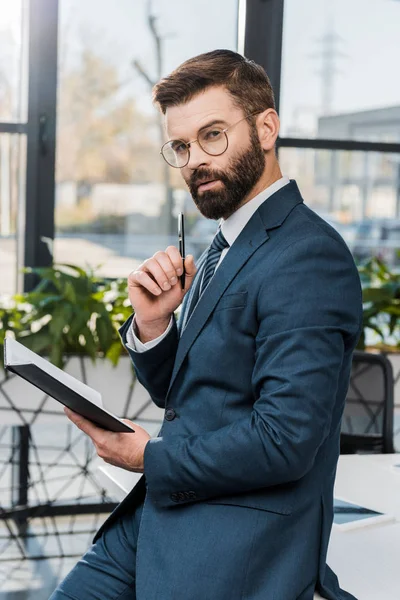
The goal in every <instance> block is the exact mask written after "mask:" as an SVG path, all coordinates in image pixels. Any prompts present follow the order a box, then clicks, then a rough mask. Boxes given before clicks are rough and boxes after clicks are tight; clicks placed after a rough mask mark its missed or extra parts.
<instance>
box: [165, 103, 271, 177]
mask: <svg viewBox="0 0 400 600" xmlns="http://www.w3.org/2000/svg"><path fill="white" fill-rule="evenodd" d="M260 112H261V111H258V112H255V113H251V114H249V115H246V116H245V117H243V118H242V119H240V120H239V121H236V123H233V124H232V125H229V127H225V129H220V128H219V127H215V125H210V127H206V128H205V129H202V130H201V131H200V132H199V134H198V136H197V138H196V139H195V140H192V141H191V142H183V141H182V140H169V141H168V142H165V144H164V145H163V146H162V148H161V150H160V154H162V157H163V159H164V160H165V161H166V162H167V163H168V164H169V165H170V166H171V167H174V168H175V169H182V167H186V165H187V164H188V162H189V160H190V146H191V145H192V144H194V143H195V142H197V143H198V144H199V146H200V148H201V149H202V150H204V152H205V153H206V154H209V155H210V156H220V155H221V154H223V153H224V152H226V150H227V148H228V144H229V141H228V136H227V134H226V132H227V131H228V130H229V129H231V128H232V127H235V125H238V124H239V123H241V122H242V121H244V120H245V119H248V118H249V117H254V115H257V114H259V113H260Z"/></svg>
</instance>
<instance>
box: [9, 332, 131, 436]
mask: <svg viewBox="0 0 400 600" xmlns="http://www.w3.org/2000/svg"><path fill="white" fill-rule="evenodd" d="M4 367H5V368H6V369H7V370H8V371H11V372H13V373H16V374H17V375H19V376H20V377H22V378H23V379H25V380H26V381H29V383H31V384H32V385H34V386H36V387H37V388H39V389H40V390H42V391H43V392H45V393H46V394H48V395H49V396H51V397H52V398H54V399H55V400H58V402H61V404H64V406H68V407H69V408H71V409H72V410H73V411H75V412H77V413H79V414H80V415H82V416H83V417H86V418H87V419H90V420H91V421H92V422H93V423H95V424H96V425H98V426H99V427H102V428H103V429H108V430H109V431H117V432H131V433H132V432H133V431H134V429H133V428H132V427H130V426H129V425H127V424H126V423H124V422H123V421H122V420H121V419H119V418H118V417H116V416H115V415H113V414H112V413H110V412H109V411H108V410H106V409H105V408H103V407H102V400H101V394H100V393H99V392H97V391H96V390H94V389H93V388H91V387H89V386H88V385H86V384H85V383H82V382H81V381H79V380H78V379H76V378H75V377H73V376H72V375H69V374H68V373H65V372H64V371H63V370H62V369H59V368H58V367H55V366H54V365H52V364H51V363H50V362H49V361H48V360H46V359H44V358H42V357H41V356H39V355H38V354H36V353H35V352H32V350H29V349H28V348H26V347H25V346H23V344H20V343H19V342H17V341H16V340H14V339H13V338H6V339H5V341H4Z"/></svg>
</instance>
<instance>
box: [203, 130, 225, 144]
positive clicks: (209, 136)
mask: <svg viewBox="0 0 400 600" xmlns="http://www.w3.org/2000/svg"><path fill="white" fill-rule="evenodd" d="M221 135H222V131H221V130H220V129H209V130H208V131H205V132H204V136H203V139H204V140H205V141H206V142H214V141H215V140H218V139H219V138H220V137H221Z"/></svg>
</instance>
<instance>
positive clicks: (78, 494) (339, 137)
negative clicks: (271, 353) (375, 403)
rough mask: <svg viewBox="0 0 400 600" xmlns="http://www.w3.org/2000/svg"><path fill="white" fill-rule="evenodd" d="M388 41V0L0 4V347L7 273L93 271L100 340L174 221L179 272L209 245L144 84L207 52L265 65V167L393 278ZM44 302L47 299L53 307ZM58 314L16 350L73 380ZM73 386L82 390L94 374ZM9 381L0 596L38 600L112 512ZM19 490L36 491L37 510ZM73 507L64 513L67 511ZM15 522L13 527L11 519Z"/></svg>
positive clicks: (392, 104)
mask: <svg viewBox="0 0 400 600" xmlns="http://www.w3.org/2000/svg"><path fill="white" fill-rule="evenodd" d="M399 28H400V1H398V0H368V2H365V0H269V1H268V2H266V1H263V0H217V1H216V0H191V1H190V2H188V0H113V1H111V0H12V2H10V0H0V300H1V301H2V303H3V304H2V306H3V308H4V307H5V308H4V312H3V317H2V319H3V320H2V331H3V338H4V335H5V331H6V330H7V328H8V329H10V330H13V331H14V332H17V333H18V327H20V324H19V323H17V321H18V319H19V321H20V322H21V323H23V322H26V319H27V318H28V317H27V314H28V313H29V311H31V313H30V314H32V306H33V305H32V304H30V305H29V306H30V309H29V311H28V312H27V313H24V312H23V308H21V306H22V305H21V306H20V305H18V310H20V311H22V312H20V313H15V312H14V313H13V317H12V318H11V317H10V316H9V313H7V312H6V311H7V310H8V308H7V307H9V306H11V305H12V306H13V310H14V309H15V307H16V304H15V300H11V299H12V298H15V297H16V296H15V295H16V294H29V293H30V292H32V290H33V289H34V288H35V285H37V283H38V272H37V271H36V272H33V273H32V272H26V271H25V272H24V271H23V268H26V267H29V268H33V269H38V268H51V266H52V265H53V264H60V263H68V264H70V265H72V266H73V267H75V268H76V269H77V270H76V272H75V274H76V273H78V274H79V276H80V277H83V278H85V277H86V275H85V274H84V273H85V272H90V273H92V270H94V272H95V273H96V277H97V279H96V277H94V276H93V277H92V276H90V277H89V278H87V277H86V279H85V282H87V280H89V281H90V283H91V285H93V286H94V287H93V290H94V291H93V293H94V292H98V290H99V285H100V280H101V282H102V285H107V286H108V287H107V290H106V291H107V293H108V294H109V296H107V298H108V299H107V298H106V300H105V306H106V309H107V311H108V312H109V314H110V315H111V317H112V319H113V323H114V325H115V324H116V323H117V322H119V321H118V319H122V317H121V315H122V316H124V315H125V313H126V311H128V312H129V306H127V304H126V302H125V301H124V300H123V299H122V300H121V297H120V296H118V293H119V292H118V290H117V291H116V288H115V285H117V284H116V283H115V282H116V281H119V282H120V281H121V279H126V277H127V276H128V274H129V273H130V271H132V270H133V269H134V268H135V267H136V266H137V265H138V264H140V262H142V260H143V259H145V258H147V257H148V256H150V255H151V254H153V253H154V252H155V251H157V250H159V249H163V248H165V247H166V246H167V245H169V244H171V243H172V244H175V245H176V244H177V214H178V212H179V211H183V212H184V213H185V216H186V233H187V246H186V250H187V252H188V253H193V254H194V255H195V257H198V256H199V255H200V254H201V252H202V251H203V250H204V249H205V248H206V247H207V246H208V244H209V243H210V241H211V239H212V237H213V235H214V233H215V230H216V227H217V224H216V223H215V222H213V221H207V220H205V219H204V218H202V217H200V216H199V214H198V212H197V210H196V208H195V206H194V204H193V201H192V200H191V197H190V195H189V193H188V191H187V189H186V188H185V186H184V185H183V183H182V181H181V179H180V176H179V172H177V170H174V169H170V168H169V167H168V166H167V165H166V164H165V163H164V161H163V160H162V157H161V156H160V147H161V145H162V143H163V141H165V140H164V133H163V125H162V120H161V117H160V115H159V114H158V112H157V110H156V109H155V108H154V107H153V105H152V100H151V89H152V86H153V85H154V84H155V83H156V82H157V81H158V80H159V78H160V77H162V76H164V75H166V74H168V73H169V72H170V71H171V70H172V69H174V68H175V67H176V66H178V65H179V64H180V63H181V62H182V61H184V60H185V59H187V58H189V57H191V56H194V55H196V54H199V53H202V52H206V51H209V50H212V49H215V48H229V49H232V50H236V51H239V52H241V53H243V54H245V55H246V56H247V57H248V58H252V59H254V60H255V61H256V62H258V63H260V64H262V65H263V66H264V68H265V69H266V71H267V73H268V74H269V76H270V79H271V82H272V85H273V88H274V90H275V94H276V101H277V107H278V112H279V115H280V118H281V133H280V138H279V140H278V152H279V160H280V163H281V168H282V172H283V173H284V174H285V175H288V176H289V177H290V178H292V179H296V180H297V183H298V184H299V187H300V190H301V192H302V194H303V197H304V199H305V202H306V203H307V204H308V205H309V206H310V207H311V208H312V209H314V210H315V211H316V212H318V213H319V214H320V215H321V216H322V217H323V218H325V219H326V220H327V221H328V222H330V223H331V224H332V225H333V227H335V228H336V229H337V230H338V231H339V232H340V233H341V235H342V236H343V238H344V239H345V241H346V243H347V244H348V246H349V248H350V250H351V251H352V252H353V255H354V257H355V259H356V261H357V264H364V263H365V262H366V261H367V262H368V260H369V259H371V258H372V257H373V258H374V259H375V258H376V259H378V260H381V261H382V262H383V263H384V264H385V269H386V271H385V272H386V273H390V274H391V276H393V277H395V276H396V274H398V273H399V271H400V257H399V249H400V84H399V81H398V75H397V74H396V73H397V72H398V64H397V63H398V57H399V54H400V37H399ZM79 269H83V270H84V271H79ZM46 277H49V278H50V275H49V274H48V273H47V275H46ZM57 277H59V276H57ZM70 281H71V280H69V283H70ZM69 283H68V285H69ZM118 285H120V283H119V284H118ZM113 286H114V287H113ZM118 289H119V291H120V290H121V288H118ZM59 291H60V290H59ZM103 291H104V290H103ZM62 293H64V292H62V291H60V296H59V297H58V300H57V301H59V300H60V299H61V300H63V299H64V300H65V297H66V298H67V299H68V294H67V293H66V294H67V295H66V296H65V297H64V296H62ZM113 293H114V295H113ZM110 294H111V295H110ZM19 298H20V299H19V302H22V300H24V305H25V304H26V303H27V302H28V300H29V302H33V300H32V297H30V296H29V297H28V296H20V297H19ZM93 298H94V296H93ZM21 299H22V300H21ZM118 299H119V300H120V301H119V300H118ZM95 300H96V301H97V300H98V297H97V296H96V298H95ZM65 302H67V300H65ZM68 302H69V303H70V305H71V306H70V312H69V313H68V312H66V309H65V311H64V313H61V316H60V315H58V318H59V319H60V318H61V321H62V323H61V325H60V327H59V329H56V327H55V323H56V319H55V318H54V317H53V325H52V327H53V328H52V329H51V328H50V329H49V330H48V331H47V330H46V331H45V330H44V329H43V330H42V333H43V332H45V333H46V335H47V336H48V337H47V338H46V339H45V341H44V342H43V339H44V338H43V336H42V340H41V341H40V343H39V342H37V340H38V337H37V338H36V342H35V343H39V345H36V346H31V347H34V348H35V349H36V350H37V351H40V352H42V353H43V354H45V355H47V354H51V353H52V352H53V354H51V356H53V357H54V356H55V357H56V359H57V360H54V362H56V364H60V366H63V367H64V368H67V370H68V369H69V371H70V372H72V373H74V374H78V373H81V371H82V373H83V375H82V378H83V380H84V381H89V383H90V381H91V380H90V376H91V375H90V372H88V367H83V366H82V365H83V363H82V364H81V363H79V364H78V363H76V364H75V363H72V362H71V361H69V362H68V364H67V363H66V362H65V361H64V362H63V357H64V354H63V353H65V355H66V354H68V353H69V354H74V353H75V354H77V353H78V354H80V353H81V350H82V348H83V347H86V349H88V348H89V334H88V331H86V330H85V331H83V330H82V331H79V332H78V334H79V335H78V337H79V340H80V344H81V347H80V348H81V349H80V350H78V352H77V351H76V348H73V347H72V346H68V344H67V342H65V340H64V337H63V336H64V335H67V333H68V331H66V330H65V325H66V323H68V321H69V320H71V321H73V320H75V321H77V320H78V315H79V314H80V313H79V310H81V309H82V311H84V310H87V307H86V304H85V303H86V298H85V299H84V300H82V304H81V305H80V304H79V298H78V300H77V296H73V298H72V299H71V297H69V299H68ZM118 302H119V304H118ZM124 302H125V303H124ZM17 304H18V302H17ZM59 304H60V303H59ZM63 306H66V304H65V305H63ZM110 307H111V308H110ZM115 307H117V309H118V310H117V309H116V308H115ZM122 307H123V308H122ZM0 308H1V306H0ZM36 308H37V307H36ZM36 308H35V310H36ZM42 308H43V306H42V307H41V309H42ZM114 309H115V310H114ZM123 310H125V313H124V312H123ZM113 311H114V312H113ZM35 314H36V317H37V319H36V323H37V322H39V321H40V319H42V320H41V321H40V323H41V324H40V326H38V327H39V329H40V327H42V326H43V323H47V322H48V321H49V319H48V320H47V321H46V315H45V314H44V313H43V311H42V312H39V313H35ZM82 314H86V313H84V312H83V313H82ZM6 315H8V317H7V318H8V327H7V325H6V324H7V321H6ZM16 315H17V316H16ZM18 315H19V316H18ZM21 315H22V316H21ZM90 315H92V313H90V314H89V316H90ZM39 317H40V319H39ZM111 317H110V318H111ZM43 318H44V321H43ZM12 319H14V321H13V322H12ZM24 319H25V321H24ZM396 319H398V317H396ZM396 319H395V320H396ZM122 320H123V319H122ZM0 321H1V313H0ZM10 323H11V325H10ZM387 323H388V321H386V324H387ZM390 323H391V324H392V321H390ZM35 326H36V325H35ZM388 326H389V325H388ZM395 326H396V323H395ZM397 326H398V320H397ZM29 327H30V331H32V332H35V331H37V327H36V329H35V327H34V326H32V324H30V325H29ZM43 327H44V326H43ZM390 327H391V325H390ZM373 330H374V325H373V326H371V329H370V332H371V331H373ZM90 331H92V330H90ZM93 331H95V330H93ZM93 331H92V333H93ZM393 331H395V327H394V328H392V333H393ZM89 333H90V332H89ZM92 333H90V335H92ZM375 333H376V332H375ZM57 336H58V337H57ZM93 336H94V337H93ZM93 336H92V337H93V339H94V342H93V339H92V337H90V340H91V342H93V343H95V344H99V348H100V350H99V348H98V347H97V346H96V347H95V348H94V350H93V352H92V353H90V352H89V354H90V355H91V356H92V357H93V356H99V355H102V356H106V357H107V358H111V359H112V360H114V358H113V357H115V352H117V353H119V350H116V348H117V347H118V340H117V338H116V337H115V331H114V333H113V334H110V342H109V343H108V341H107V340H106V341H104V343H103V341H102V338H101V335H100V334H99V333H98V332H95V333H93ZM96 336H97V337H96ZM113 336H114V337H113ZM16 337H18V335H17V334H16ZM49 340H50V341H49ZM82 340H83V341H82ZM61 342H62V343H64V342H65V344H67V345H66V346H65V348H64V347H63V346H61ZM68 343H70V342H68ZM102 344H103V345H102ZM107 344H108V345H107ZM51 346H52V348H51ZM54 347H55V348H56V350H54ZM61 347H62V351H61V350H60V348H61ZM57 348H58V350H59V351H57ZM64 350H65V352H64ZM82 353H83V350H82ZM113 353H114V354H113ZM118 356H119V354H118ZM58 359H59V360H58ZM114 362H117V359H115V361H114ZM74 365H75V366H74ZM79 365H81V366H79ZM124 368H125V371H126V377H127V383H126V389H125V391H124V393H123V394H122V393H121V395H123V397H124V402H125V404H124V407H125V408H124V413H123V414H125V415H127V416H129V417H134V418H136V419H139V420H140V419H142V421H143V423H148V424H149V427H150V429H151V428H153V429H154V431H155V430H156V426H157V423H159V421H160V420H161V418H162V416H160V415H159V414H158V413H157V414H156V413H154V412H151V409H150V407H149V403H148V399H146V398H145V396H144V395H143V390H140V389H139V387H138V386H136V383H135V382H134V375H132V374H131V372H130V370H129V367H124ZM89 371H90V369H89ZM105 372H106V373H107V375H104V373H105ZM110 373H111V371H110ZM0 374H2V372H1V370H0ZM109 376H111V375H109V372H108V371H107V370H105V367H103V376H102V379H101V382H102V383H101V385H102V386H103V387H104V386H105V387H106V388H107V385H109V388H107V393H108V397H109V398H110V397H112V396H113V394H114V395H115V390H114V388H113V387H112V386H111V384H110V383H109V381H108V377H109ZM92 381H93V382H94V385H95V384H96V383H97V385H98V386H99V385H100V384H99V376H98V375H94V374H93V375H92ZM14 385H15V381H14V382H13V381H12V380H10V378H7V376H6V375H4V379H3V380H2V381H0V419H2V420H1V421H0V467H1V468H0V516H1V515H3V517H2V519H1V520H0V524H1V527H0V534H1V535H0V598H1V599H3V598H4V599H7V600H11V599H14V600H16V599H17V598H18V599H19V600H25V599H28V598H29V599H33V598H38V599H40V600H43V599H44V598H46V597H47V595H46V594H47V593H48V592H49V590H50V589H51V588H52V586H54V585H55V583H56V582H57V581H58V579H59V578H60V577H61V576H62V575H63V573H65V572H67V570H68V569H69V567H70V566H71V564H73V562H75V560H76V557H77V556H79V555H80V554H81V552H83V551H84V550H85V548H86V547H87V545H88V540H89V539H90V536H91V535H92V533H93V531H94V530H95V529H96V527H97V524H98V520H99V518H100V522H101V520H104V515H103V516H101V514H100V513H102V512H104V513H106V512H107V511H109V510H111V508H112V507H113V506H114V505H115V498H113V497H112V494H110V493H109V492H108V491H106V490H105V489H104V486H103V485H102V483H101V482H98V481H97V480H96V475H95V473H96V467H95V466H93V465H92V462H93V461H94V460H95V457H94V456H93V452H92V450H91V449H90V448H89V447H88V446H87V444H86V443H85V441H84V440H83V439H82V437H79V436H78V434H76V433H74V432H73V431H72V429H70V428H69V426H68V425H66V424H65V422H64V421H63V417H62V415H59V414H58V413H57V409H56V408H55V406H54V405H51V408H49V409H48V410H47V412H46V410H45V408H46V407H45V403H46V402H47V399H43V398H37V399H36V404H35V409H34V410H31V408H30V407H29V402H28V401H27V400H26V397H28V396H29V397H30V395H31V394H32V391H31V389H30V388H29V389H28V388H25V392H24V394H25V395H26V397H25V403H20V404H18V401H17V399H16V398H17V396H18V394H17V392H13V389H14V388H13V387H12V386H14ZM134 387H136V391H135V392H133V388H134ZM10 390H11V391H10ZM133 393H135V394H136V396H132V394H133ZM13 394H14V396H13ZM105 395H106V404H107V394H105ZM130 403H131V404H130ZM138 406H139V408H138ZM112 407H113V410H114V412H115V405H114V404H112ZM121 411H122V409H121ZM45 413H46V415H47V416H46V418H43V415H44V414H45ZM56 413H57V414H56ZM118 414H122V412H119V413H118ZM16 415H17V416H18V418H16ZM39 417H40V418H39ZM56 417H60V418H59V420H56V421H55V419H56ZM55 423H57V424H56V425H55ZM74 436H75V437H74ZM57 444H58V445H57ZM74 444H75V450H76V452H75V454H73V453H71V452H72V451H71V447H72V446H74ZM40 449H41V450H40ZM56 449H57V452H58V451H59V452H60V453H61V455H62V456H63V457H64V458H65V455H66V454H68V457H69V458H68V461H65V463H63V460H64V458H63V459H61V458H60V459H59V460H58V463H57V465H56V466H57V468H58V469H60V465H61V464H64V467H65V477H64V482H63V485H62V486H61V487H59V488H57V489H56V487H55V483H54V482H55V477H57V476H59V474H58V475H54V476H53V475H52V477H53V479H51V477H50V475H48V472H49V469H50V470H51V468H53V467H54V456H55V453H56ZM39 450H40V451H41V452H42V454H40V452H39ZM45 452H47V454H43V453H45ZM61 455H60V456H61ZM57 456H58V454H57ZM46 461H47V462H46ZM93 464H95V463H93ZM21 465H22V467H21ZM46 469H47V470H46ZM91 469H92V470H91ZM76 473H78V475H79V477H78V479H74V477H75V476H76ZM35 477H36V479H35ZM71 477H72V480H73V481H74V484H73V485H72V486H71V485H70V484H69V483H68V482H70V481H71ZM50 480H51V481H50ZM78 481H79V484H78ZM82 482H83V483H82ZM36 484H37V485H36ZM35 485H36V488H37V486H41V488H40V489H41V491H40V493H39V492H38V494H37V495H36V496H35V494H34V491H35V489H36V488H35ZM88 485H89V488H90V489H87V487H85V486H88ZM74 486H75V487H74ZM90 486H91V487H90ZM60 490H61V491H60ZM36 491H37V490H36ZM77 499H79V504H80V508H79V510H78V509H76V508H75V509H74V508H73V507H74V506H75V505H76V504H78V500H77ZM57 505H58V510H56V509H55V508H54V507H55V506H57ZM21 507H23V510H25V512H19V513H17V512H15V511H16V510H17V509H18V510H19V509H20V508H21ZM32 507H33V508H32ZM38 507H39V509H40V510H39V512H38ZM50 507H52V510H50ZM31 509H32V510H31ZM13 511H14V512H13ZM35 511H36V512H35ZM40 511H41V512H40ZM99 514H100V517H99ZM71 515H72V516H71ZM89 521H90V524H89ZM35 528H36V529H35ZM63 534H65V536H64V537H66V538H68V539H67V541H66V542H65V544H66V545H62V544H61V542H60V540H61V537H62V535H63ZM55 540H56V541H55ZM63 543H64V542H63ZM46 544H50V546H46ZM51 561H53V562H51ZM54 561H56V562H54ZM71 561H72V562H71Z"/></svg>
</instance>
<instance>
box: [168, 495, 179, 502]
mask: <svg viewBox="0 0 400 600" xmlns="http://www.w3.org/2000/svg"><path fill="white" fill-rule="evenodd" d="M170 498H171V500H172V502H179V496H178V494H171V495H170Z"/></svg>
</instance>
